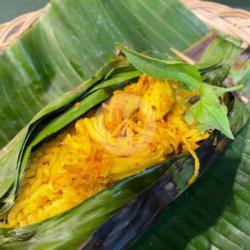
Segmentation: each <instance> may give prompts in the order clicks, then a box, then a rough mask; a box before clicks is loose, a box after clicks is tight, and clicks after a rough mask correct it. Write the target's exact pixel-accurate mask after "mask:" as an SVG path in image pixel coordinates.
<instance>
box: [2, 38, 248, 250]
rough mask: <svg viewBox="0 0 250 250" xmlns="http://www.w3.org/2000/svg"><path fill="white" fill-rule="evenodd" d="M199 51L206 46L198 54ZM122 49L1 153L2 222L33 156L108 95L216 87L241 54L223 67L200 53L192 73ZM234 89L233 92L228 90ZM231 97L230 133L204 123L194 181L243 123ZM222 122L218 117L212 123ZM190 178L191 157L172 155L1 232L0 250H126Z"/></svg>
mask: <svg viewBox="0 0 250 250" xmlns="http://www.w3.org/2000/svg"><path fill="white" fill-rule="evenodd" d="M209 39H210V38H209ZM216 39H217V38H215V37H213V39H212V40H211V39H210V40H209V43H210V42H211V43H214V42H218V41H217V40H216ZM215 40H216V41H215ZM201 44H205V45H206V46H203V48H202V49H200V48H199V46H200V45H201ZM230 46H231V45H230ZM233 46H234V45H233ZM207 47H208V42H207V41H206V39H205V40H202V41H201V42H200V43H199V44H196V45H195V46H194V47H193V48H191V50H190V51H191V52H192V53H193V54H195V56H197V54H199V53H201V52H204V51H206V50H207ZM214 47H216V46H213V48H214ZM119 48H120V50H121V51H122V52H123V55H121V56H119V57H118V56H117V58H116V59H115V60H113V61H111V62H110V63H108V64H107V65H106V66H104V67H103V68H102V69H101V70H100V71H98V72H97V73H96V74H95V76H93V77H92V78H90V79H89V80H87V81H85V82H84V83H82V84H81V85H79V86H78V87H77V88H75V89H73V90H72V91H70V92H68V93H66V94H64V95H63V96H61V97H60V98H58V99H57V100H55V101H53V102H52V103H50V104H49V105H47V106H46V107H45V108H44V109H42V110H41V111H40V112H39V113H38V114H37V115H36V116H35V117H34V118H33V119H32V120H31V121H30V123H29V124H28V125H27V126H26V127H25V128H24V129H23V130H22V131H20V133H19V134H18V135H17V136H16V137H15V138H14V139H13V140H12V141H11V142H10V143H9V144H8V145H7V146H6V147H5V148H3V149H2V150H1V151H0V183H1V185H0V213H1V214H4V213H6V211H8V209H10V207H11V206H12V205H13V204H14V203H15V200H16V198H17V196H18V193H19V191H20V185H21V183H22V178H23V176H24V173H25V167H26V165H27V161H28V158H29V155H30V153H31V151H32V150H33V149H34V148H36V147H39V145H40V143H41V142H43V141H44V140H45V139H46V140H47V139H50V138H51V137H53V136H55V134H56V133H58V132H59V131H61V130H62V129H63V128H65V127H66V126H68V125H69V124H70V123H71V122H73V121H74V120H76V119H77V118H79V117H81V116H83V115H84V114H86V112H88V111H90V110H91V109H93V108H95V107H96V106H98V105H100V104H101V103H102V102H104V101H105V100H107V99H108V98H110V97H111V96H112V93H113V91H115V90H117V89H120V88H123V87H124V86H126V85H127V84H128V83H131V82H133V81H134V80H136V79H138V77H139V76H140V75H141V74H148V75H151V76H153V77H155V78H160V79H168V80H177V81H179V82H180V83H182V84H183V87H185V88H189V89H198V88H201V84H202V83H203V81H205V80H206V82H212V83H213V84H214V85H215V86H220V85H222V82H223V81H224V80H225V79H226V77H227V75H228V73H229V70H230V65H232V63H233V59H232V58H234V59H235V58H236V56H237V55H238V54H239V53H240V50H239V48H237V46H236V47H235V48H236V49H235V50H233V49H232V50H230V51H231V52H230V53H228V55H227V56H226V57H225V58H224V59H223V60H220V61H216V62H208V61H207V63H206V60H205V59H204V57H206V55H205V53H204V55H200V56H199V60H198V61H199V63H198V64H197V66H192V65H189V64H187V63H185V62H183V61H182V60H180V59H176V58H175V59H171V60H168V61H163V60H157V59H154V58H151V57H148V56H145V55H143V54H139V53H137V52H135V51H132V50H129V49H127V48H125V47H123V46H122V45H119ZM197 48H199V49H197ZM190 51H189V52H190ZM235 51H237V53H236V52H235ZM192 53H191V54H192ZM189 55H190V54H189ZM195 56H193V58H194V59H195ZM202 58H203V59H204V60H203V61H202ZM196 59H197V58H196ZM234 61H235V60H234ZM222 69H223V70H222ZM225 69H226V70H225ZM233 83H235V82H233ZM206 86H208V85H206ZM210 87H211V86H210ZM236 89H238V87H236V88H235V87H233V88H230V89H229V90H236ZM229 90H227V91H226V90H225V89H222V88H217V93H220V95H221V96H222V94H223V102H224V103H225V104H226V106H227V111H228V112H227V113H228V118H229V121H230V127H231V130H230V128H229V127H228V128H227V127H226V125H227V124H225V125H220V124H219V123H218V124H216V122H214V121H213V122H212V123H209V122H208V123H209V124H207V125H209V128H210V129H213V130H212V131H213V132H212V133H211V135H210V137H209V138H208V139H207V140H205V141H203V142H201V145H200V147H199V148H198V150H197V155H198V157H199V159H200V171H199V176H200V175H201V174H202V173H203V172H204V171H205V169H206V168H207V167H208V166H209V165H210V164H211V162H213V160H214V159H215V158H216V157H217V155H218V154H219V153H221V152H222V151H223V150H224V148H225V145H226V144H227V142H228V139H227V137H228V138H233V135H232V134H231V131H232V132H233V134H234V135H236V134H237V132H238V131H239V130H240V129H241V128H242V127H243V126H244V124H245V123H246V121H247V119H248V115H249V114H248V111H247V109H246V107H245V106H246V105H245V104H244V103H242V102H241V101H240V100H238V99H237V98H236V95H234V94H233V93H226V92H228V91H229ZM76 103H77V104H78V105H75V104H76ZM196 104H197V103H196ZM218 109H219V108H218ZM223 110H224V109H223ZM215 112H216V111H215ZM210 118H211V117H210ZM224 118H225V117H224ZM224 118H223V117H220V118H218V117H217V118H215V121H217V120H220V119H224ZM197 119H198V118H197ZM199 119H200V117H199ZM211 124H213V126H212V125H211ZM228 126H229V124H228ZM221 132H222V133H221ZM223 134H225V135H226V136H225V135H223ZM193 174H194V161H193V158H192V157H191V156H190V155H189V154H183V155H177V156H175V157H173V158H171V159H169V160H166V161H165V162H163V163H161V164H159V165H156V166H152V167H150V168H148V169H146V170H145V171H143V172H142V173H139V174H136V175H133V176H131V177H128V178H126V179H124V180H121V181H120V182H118V183H116V184H115V185H113V186H111V187H110V188H108V189H106V190H104V191H102V192H100V193H98V194H96V195H95V196H93V197H91V198H89V199H87V200H86V201H84V202H82V203H81V204H79V205H78V206H76V207H74V208H73V209H70V210H69V211H66V212H64V213H62V214H60V215H58V216H55V217H52V218H50V219H48V220H45V221H43V222H41V223H38V224H34V225H29V226H26V227H23V228H18V229H11V228H2V229H0V248H1V249H77V248H81V249H124V248H126V247H128V246H129V245H131V244H132V243H133V242H134V241H135V240H136V239H137V238H138V237H139V236H140V235H141V234H142V232H144V230H145V229H146V228H147V227H148V226H149V225H150V224H151V222H152V221H153V219H154V217H155V216H156V215H157V214H158V213H159V212H160V211H161V210H163V209H164V208H166V207H167V206H168V205H169V204H170V203H171V202H172V201H173V200H174V199H176V198H177V197H178V196H179V195H180V194H181V193H182V192H183V191H185V190H186V189H187V188H188V187H189V186H190V182H189V180H190V178H191V177H192V176H193ZM95 232H96V233H95Z"/></svg>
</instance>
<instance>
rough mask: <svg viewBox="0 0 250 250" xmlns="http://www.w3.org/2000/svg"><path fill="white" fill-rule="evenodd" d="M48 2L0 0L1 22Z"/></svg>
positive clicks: (249, 5)
mask: <svg viewBox="0 0 250 250" xmlns="http://www.w3.org/2000/svg"><path fill="white" fill-rule="evenodd" d="M48 2H49V0H0V23H2V22H6V21H8V20H11V19H13V18H14V17H16V16H19V15H21V14H23V13H26V12H30V11H34V10H37V9H40V8H42V7H43V6H44V5H45V4H46V3H48ZM215 2H219V3H223V4H227V5H231V6H233V7H239V8H244V9H248V10H250V0H215Z"/></svg>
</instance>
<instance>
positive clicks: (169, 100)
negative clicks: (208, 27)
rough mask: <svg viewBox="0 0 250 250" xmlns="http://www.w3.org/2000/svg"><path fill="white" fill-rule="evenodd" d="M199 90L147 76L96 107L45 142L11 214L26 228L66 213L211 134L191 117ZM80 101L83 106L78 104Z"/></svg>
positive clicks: (10, 223)
mask: <svg viewBox="0 0 250 250" xmlns="http://www.w3.org/2000/svg"><path fill="white" fill-rule="evenodd" d="M196 94H197V93H196V92H195V91H190V90H186V89H183V87H182V85H180V84H179V83H178V82H176V81H167V80H158V79H154V78H152V77H151V76H148V75H142V76H141V77H140V78H139V79H138V82H136V83H131V84H130V85H128V86H126V87H125V88H124V89H123V90H117V91H115V92H114V94H113V96H112V97H111V98H110V100H109V101H108V102H106V103H105V104H102V107H101V108H99V109H96V112H93V111H92V112H91V114H89V115H87V116H86V117H82V118H80V119H78V120H77V121H76V122H74V123H73V124H72V125H70V127H69V128H66V129H65V130H64V131H62V132H60V133H59V134H58V135H57V136H56V137H55V138H53V139H50V140H49V141H48V142H44V143H43V144H42V145H41V146H40V147H38V148H37V149H36V150H35V151H34V152H33V153H32V154H31V157H30V161H29V164H28V169H27V171H26V173H25V177H24V180H23V184H22V188H21V192H20V195H19V197H18V199H17V201H16V203H15V205H14V206H13V207H12V208H11V209H10V210H9V211H8V213H7V214H6V215H5V218H6V221H7V225H8V226H11V227H22V226H25V225H28V224H33V223H37V222H41V221H43V220H46V219H48V218H50V217H53V216H55V215H57V214H59V213H62V212H64V211H66V210H68V209H70V208H72V207H74V206H76V205H78V204H79V203H80V202H83V201H84V200H86V199H87V198H89V197H91V196H93V195H95V194H96V193H98V192H100V191H102V190H104V189H105V188H108V187H109V186H111V185H112V184H114V183H115V182H117V181H119V180H121V179H123V178H126V177H128V176H131V175H134V174H137V173H140V172H142V171H143V170H144V169H146V168H148V167H151V166H154V165H156V164H159V163H161V162H163V161H164V160H166V159H168V158H170V157H171V156H173V155H178V154H181V153H188V152H189V153H191V154H192V155H193V157H194V158H195V166H196V168H197V169H196V171H195V176H194V178H196V177H197V174H198V167H199V159H198V158H197V156H196V154H195V150H196V149H197V148H198V146H199V144H198V143H199V142H200V141H202V140H205V139H206V138H207V137H208V136H209V133H208V132H203V133H201V132H200V131H199V130H198V129H197V128H196V126H195V125H188V124H187V123H186V122H185V112H186V111H187V110H188V109H189V108H190V106H191V105H190V104H189V102H188V100H189V99H190V98H191V97H193V96H195V95H196ZM78 107H79V106H78Z"/></svg>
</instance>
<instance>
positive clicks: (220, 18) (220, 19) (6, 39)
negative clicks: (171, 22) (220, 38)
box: [0, 0, 250, 50]
mask: <svg viewBox="0 0 250 250" xmlns="http://www.w3.org/2000/svg"><path fill="white" fill-rule="evenodd" d="M182 2H183V3H184V4H185V5H186V6H187V7H188V8H189V9H190V10H192V11H193V12H194V13H195V14H196V15H197V16H198V17H199V18H200V19H201V20H203V21H204V22H205V23H206V24H207V25H208V26H209V27H211V28H214V29H217V30H219V31H222V32H224V33H228V34H233V35H236V36H237V37H239V38H241V39H242V40H243V41H244V44H243V46H245V47H246V46H247V45H248V44H250V12H247V11H245V10H241V9H232V8H230V7H227V6H225V5H222V4H218V3H213V2H207V1H200V0H182ZM42 13H43V9H42V10H39V11H36V12H32V13H27V14H25V15H22V16H20V17H18V18H16V19H14V20H12V21H10V22H8V23H4V24H2V25H0V50H4V49H6V48H7V47H8V46H9V45H10V44H11V43H12V42H13V41H14V40H15V39H17V38H18V37H19V36H20V35H21V34H22V33H23V32H24V31H25V30H27V29H28V28H29V27H30V26H31V25H32V24H33V23H34V22H35V21H36V20H37V19H38V18H39V17H40V16H41V14H42Z"/></svg>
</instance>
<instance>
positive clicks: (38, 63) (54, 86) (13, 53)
mask: <svg viewBox="0 0 250 250" xmlns="http://www.w3.org/2000/svg"><path fill="white" fill-rule="evenodd" d="M162 6H164V8H162ZM173 27H178V29H177V28H173ZM205 33H207V28H206V27H205V26H204V25H203V24H202V23H201V22H200V21H199V20H198V19H197V18H196V17H194V16H193V15H192V14H191V13H190V12H189V11H188V10H186V9H185V7H183V6H182V5H181V4H180V3H179V2H178V1H176V0H165V1H160V0H157V1H150V0H144V1H132V0H129V1H126V4H125V2H124V1H121V0H118V1H117V0H116V1H112V0H110V1H108V0H107V1H104V0H103V1H90V0H89V1H87V0H82V1H80V0H78V1H76V0H74V1H73V0H63V1H59V0H58V1H56V0H54V1H52V4H51V6H50V7H49V8H48V10H47V12H46V14H45V15H44V16H43V17H42V18H41V19H40V21H39V22H38V23H37V24H36V25H35V26H34V27H33V28H32V30H31V31H29V32H27V33H26V34H25V35H24V36H23V37H22V38H21V39H20V40H19V41H18V42H17V43H15V44H13V45H12V47H11V48H10V49H9V50H7V51H6V52H3V53H1V54H0V79H1V80H0V81H1V87H2V91H1V99H0V107H1V113H0V145H1V146H3V145H5V144H6V143H7V142H8V141H9V140H10V138H12V137H13V136H14V135H15V134H16V133H17V132H18V131H19V130H20V128H22V127H24V125H26V124H27V123H28V122H29V121H30V120H31V118H32V117H33V116H34V114H35V113H37V111H39V110H40V109H41V108H42V107H43V106H45V104H47V103H49V102H51V101H52V100H54V99H55V98H56V97H58V96H60V95H61V94H62V93H63V92H65V91H66V90H68V89H70V88H71V87H72V86H75V85H77V84H79V83H80V82H82V80H84V79H87V78H88V77H89V76H91V75H92V74H93V73H94V72H95V71H96V70H97V69H98V68H100V66H103V65H104V64H105V63H106V61H107V60H109V59H110V55H111V54H112V53H113V52H114V48H115V42H123V43H125V44H127V45H129V46H131V47H133V48H135V49H137V50H139V51H145V52H148V53H150V54H155V55H157V56H158V57H161V58H166V57H167V55H169V50H170V48H171V47H174V48H177V49H178V50H182V49H185V48H188V47H189V46H190V45H191V44H192V43H193V42H195V41H197V40H198V38H200V37H202V36H203V35H204V34H205ZM215 43H217V44H218V45H215ZM215 43H213V45H212V47H215V48H216V53H215V54H213V55H216V56H215V57H213V58H216V57H218V58H219V60H218V61H216V60H215V61H213V62H212V63H211V62H210V63H208V62H207V61H209V60H208V59H209V57H210V55H211V54H210V55H209V53H207V59H206V60H205V59H204V58H205V57H203V61H204V62H201V65H202V63H203V66H204V65H207V66H211V65H213V64H214V63H215V62H216V63H218V64H221V65H223V67H219V68H218V70H220V72H225V71H226V66H225V63H224V64H222V63H221V61H222V59H224V61H226V62H227V64H228V66H230V65H231V64H232V63H233V59H235V57H236V56H237V55H238V54H239V53H240V52H241V50H240V49H238V48H235V47H234V46H233V45H232V44H231V43H226V42H225V41H224V40H223V41H221V40H220V39H219V40H216V42H215ZM225 43H226V44H230V45H228V46H224V45H225ZM217 55H221V56H217ZM222 55H223V57H222ZM210 58H211V57H210ZM241 74H242V72H240V73H239V75H241ZM215 76H216V77H218V74H215ZM247 76H249V74H247V73H246V74H245V77H246V78H247ZM208 77H209V79H211V76H208ZM239 138H241V139H240V140H239V142H238V143H239V144H240V145H241V146H242V145H244V140H245V138H247V137H246V135H244V134H243V137H239ZM237 140H238V138H237V139H236V141H235V143H236V142H237ZM232 145H234V143H233V144H232ZM232 145H231V147H230V149H229V150H231V151H229V153H227V154H229V156H230V157H232V156H233V155H235V154H236V153H235V152H234V150H237V149H239V146H238V145H236V146H235V147H232ZM231 148H232V149H231ZM232 152H234V154H232ZM241 152H242V150H241ZM230 157H229V160H230V164H232V160H231V158H230ZM236 158H237V157H236ZM238 160H239V161H240V160H241V156H240V155H238ZM243 161H244V162H245V163H244V164H245V165H244V169H245V170H246V169H247V160H246V159H245V160H244V159H243ZM219 164H220V165H221V169H224V170H225V168H226V166H225V165H223V160H220V162H219ZM223 166H224V167H223ZM229 168H230V167H229ZM218 169H219V166H218ZM218 169H217V167H216V171H218ZM226 169H227V168H226ZM211 172H212V171H211ZM246 172H247V171H246ZM221 173H224V172H223V171H222V172H221ZM212 174H213V175H214V172H213V173H212ZM223 176H224V177H225V178H228V179H230V173H229V174H228V177H227V175H226V176H225V174H221V177H223ZM240 178H241V179H240V180H242V178H243V177H242V173H241V177H240ZM244 178H245V179H247V178H248V175H247V174H246V175H244ZM203 179H204V180H203ZM203 179H202V180H201V181H206V179H207V178H206V177H205V176H204V177H203ZM217 179H218V178H217ZM217 179H216V181H215V182H216V183H217V182H219V183H220V181H218V180H217ZM232 179H233V178H231V179H230V180H229V181H231V182H230V184H232V183H233V180H232ZM248 179H249V178H248ZM221 180H223V178H222V179H221ZM245 182H246V181H245ZM245 182H244V183H245ZM212 184H214V183H212ZM197 185H200V184H199V183H198V184H197ZM212 186H213V185H212ZM231 186H232V185H231ZM209 187H211V185H210V186H209ZM217 187H218V186H217ZM227 187H228V186H227ZM220 188H221V186H220V185H219V187H218V189H216V190H220ZM245 189H246V191H247V190H249V186H247V185H246V188H245ZM245 189H244V190H245ZM192 190H194V191H193V192H194V193H195V192H197V190H199V193H200V194H201V196H202V194H204V193H205V194H206V193H207V190H208V186H207V187H206V185H201V186H199V187H198V188H197V189H196V186H195V187H194V188H192V189H191V190H190V191H189V193H190V192H191V197H192ZM195 190H196V191H195ZM212 190H213V192H212V191H211V192H210V194H213V196H212V198H213V197H214V190H215V189H212ZM223 190H226V191H227V192H226V194H227V195H226V197H227V198H228V197H230V194H228V189H227V188H224V189H223ZM231 190H232V188H231ZM247 192H248V191H247ZM189 193H188V194H187V195H189V196H190V194H189ZM236 193H237V190H236ZM187 195H186V196H187ZM222 197H223V195H220V196H219V197H218V199H217V200H216V201H217V202H219V203H218V204H220V202H221V201H222V200H223V199H221V198H222ZM237 197H238V196H237ZM198 198H199V197H198ZM180 199H183V200H184V201H183V204H184V205H181V202H179V201H178V203H179V204H180V205H179V207H181V208H182V209H184V208H185V207H186V206H185V204H189V201H188V199H186V200H185V195H184V197H183V198H180ZM196 199H197V198H196ZM196 199H195V200H196ZM200 200H201V201H200V202H197V203H196V204H195V205H194V206H193V207H192V208H194V207H195V209H196V211H202V208H203V206H204V205H203V204H202V201H203V200H202V199H200ZM185 201H186V203H185ZM192 201H193V200H192ZM198 201H199V199H198ZM209 201H210V197H209ZM240 201H241V200H240ZM178 203H177V204H176V206H178ZM205 204H206V203H205ZM215 204H216V203H214V204H212V205H210V207H209V208H210V209H209V211H208V212H207V213H206V214H205V213H204V214H203V218H204V217H205V218H206V216H208V217H209V215H210V216H212V217H213V215H214V213H215V214H216V215H217V214H218V213H216V211H217V210H216V209H217V208H216V207H217V206H216V205H215ZM244 205H245V206H244V208H243V206H242V209H239V211H237V212H235V210H234V213H231V215H230V213H229V215H230V216H231V217H233V216H235V220H236V221H239V225H238V228H239V230H240V229H241V228H240V226H242V223H240V222H241V221H240V218H241V217H242V216H241V213H242V215H243V217H244V216H245V215H246V214H247V212H246V211H249V209H248V206H249V203H247V204H245V203H244ZM218 206H220V205H218ZM188 208H189V207H187V210H185V209H184V210H183V211H189V210H188ZM223 208H224V207H223ZM179 209H180V208H179ZM213 209H215V212H213V211H214V210H213ZM221 210H222V209H221ZM171 211H172V216H173V217H174V218H175V213H176V214H177V213H178V211H179V210H178V208H176V209H174V208H173V209H172V210H171ZM191 211H192V209H191ZM108 212H109V211H107V213H108ZM169 213H170V212H169ZM184 214H185V213H184ZM193 214H194V218H196V220H195V221H196V222H197V217H195V212H193ZM211 214H212V215H211ZM219 215H221V214H219ZM227 216H228V215H227ZM247 216H249V214H248V215H246V216H245V217H246V220H247V218H249V217H247ZM167 217H168V216H167ZM187 217H188V219H190V216H189V215H188V216H187ZM215 217H216V216H215ZM170 218H172V217H170ZM170 218H167V221H171V219H170ZM209 218H211V217H209ZM209 218H207V221H208V222H211V219H209ZM217 218H218V220H219V216H218V217H217ZM224 220H225V219H224V218H223V216H222V221H224ZM199 221H200V220H198V222H199ZM198 222H197V223H198ZM173 224H174V225H175V227H177V226H178V225H179V229H182V230H184V231H178V230H177V231H176V230H173V231H171V228H173ZM173 224H171V225H169V227H170V228H169V227H168V230H169V231H167V230H166V229H164V230H166V231H165V232H166V234H167V236H166V235H162V237H163V239H164V240H165V239H166V238H167V237H168V240H166V241H164V242H162V241H161V243H160V245H159V246H161V247H163V248H164V249H167V247H169V248H171V246H170V245H171V242H174V243H175V244H180V245H178V246H177V247H176V245H173V247H172V248H173V249H179V246H180V249H181V248H184V247H186V246H187V247H188V244H191V245H190V247H191V248H197V249H202V248H201V247H200V248H198V247H199V246H206V247H207V248H209V247H210V246H217V247H219V248H221V249H223V244H222V243H223V240H221V242H220V243H221V244H222V245H220V244H218V243H217V242H218V238H219V239H221V238H223V235H227V232H231V233H232V232H234V233H235V231H234V230H237V228H233V227H232V228H233V229H232V228H231V227H228V228H229V229H228V228H227V227H226V229H225V227H224V228H223V226H221V227H222V232H220V231H218V229H216V230H215V229H214V227H213V224H212V223H210V224H209V225H210V226H211V228H210V230H212V232H214V230H215V231H216V232H219V233H217V234H212V236H211V235H210V234H209V233H208V234H206V232H205V231H206V230H203V231H202V233H203V235H202V234H201V235H202V236H199V237H201V238H200V239H197V242H198V243H200V244H202V242H204V245H198V246H193V245H192V241H191V239H192V238H193V237H188V236H189V235H190V232H193V231H195V232H197V227H198V228H199V226H200V227H203V226H202V225H204V227H205V224H202V221H201V222H200V224H195V223H193V224H192V227H191V229H193V230H192V231H191V230H190V228H187V226H186V227H184V226H183V225H186V224H183V225H182V226H181V223H180V221H178V220H177V222H175V223H173ZM164 225H166V222H165V223H164ZM248 225H249V224H247V223H244V230H246V229H245V228H248V229H249V227H248ZM158 226H159V225H158ZM215 226H216V225H215ZM223 230H228V231H227V232H226V233H225V232H223ZM230 230H231V231H230ZM244 230H243V229H242V232H244ZM156 232H158V231H157V230H154V231H153V235H152V237H153V238H155V237H156V236H155V235H154V233H156ZM165 232H164V233H165ZM167 232H168V233H167ZM234 233H232V234H231V235H234ZM247 233H249V231H246V235H247ZM197 235H198V234H197ZM22 237H24V236H23V235H22ZM29 237H31V235H29V234H27V238H29ZM197 237H198V236H197ZM235 237H236V234H235ZM237 237H238V236H237ZM186 238H187V240H186V244H182V243H180V242H183V241H184V242H185V239H186ZM157 239H158V238H157ZM159 239H160V238H159ZM180 239H182V241H181V240H180ZM247 239H248V237H247V236H246V239H244V241H242V239H241V238H240V237H238V238H237V241H236V242H235V244H234V245H233V246H237V247H238V248H240V247H241V248H242V246H244V247H247V246H248V245H249V241H247ZM54 240H58V241H59V240H60V239H54ZM207 242H209V244H210V245H209V244H207V245H206V243H207ZM242 242H244V243H242ZM141 243H142V242H141ZM143 243H145V245H142V247H143V249H144V247H145V249H146V248H147V247H148V248H150V246H151V242H150V240H149V241H148V240H146V239H145V238H144V240H143ZM147 243H148V244H147ZM155 244H157V242H156V243H155ZM140 246H141V245H140ZM140 246H138V245H137V249H138V248H139V247H140ZM154 246H155V247H156V245H154ZM151 249H155V248H153V247H152V248H151ZM203 249H204V248H203ZM224 249H225V248H224ZM234 249H235V248H234Z"/></svg>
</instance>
